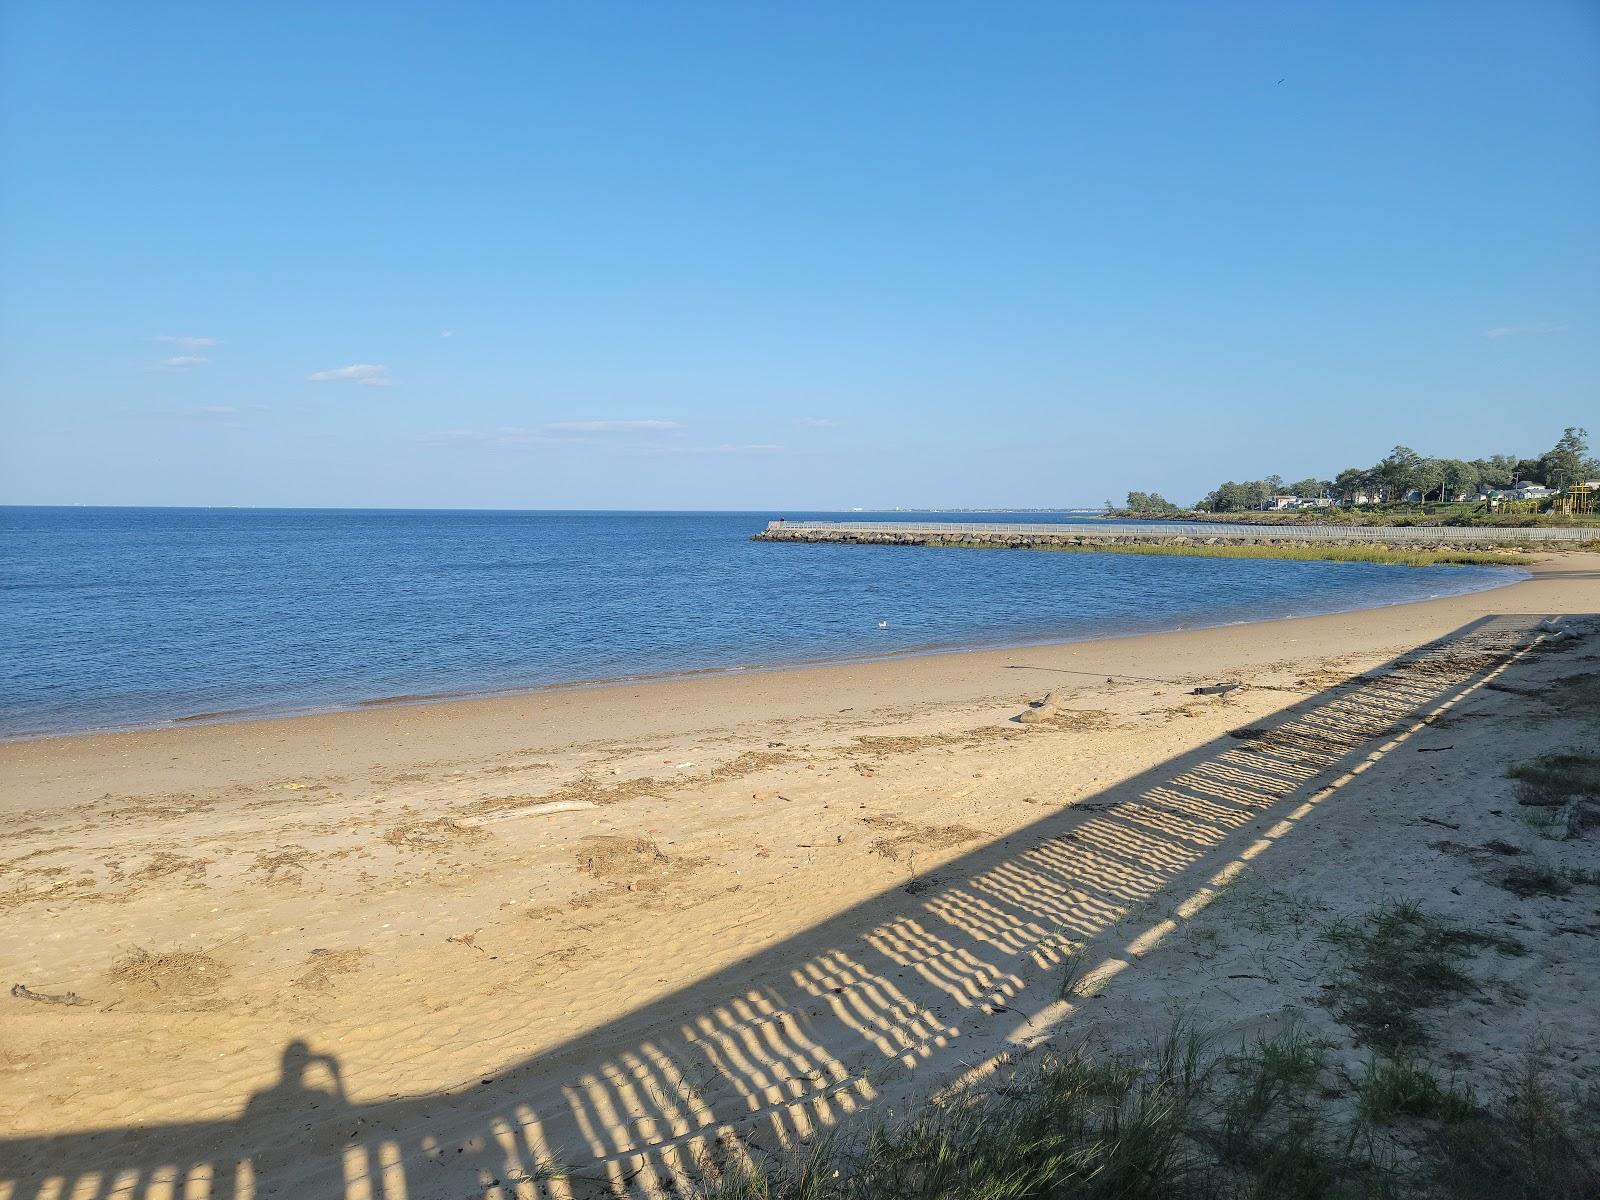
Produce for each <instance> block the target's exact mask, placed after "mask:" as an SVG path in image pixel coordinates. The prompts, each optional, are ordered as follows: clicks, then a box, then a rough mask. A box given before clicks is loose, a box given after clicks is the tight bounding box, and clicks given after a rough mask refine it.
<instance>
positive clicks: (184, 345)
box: [156, 333, 221, 350]
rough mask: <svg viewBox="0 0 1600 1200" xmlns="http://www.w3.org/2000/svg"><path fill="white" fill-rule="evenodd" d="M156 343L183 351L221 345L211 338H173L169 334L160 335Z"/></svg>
mask: <svg viewBox="0 0 1600 1200" xmlns="http://www.w3.org/2000/svg"><path fill="white" fill-rule="evenodd" d="M156 341H158V342H165V343H167V345H169V346H177V347H179V348H180V349H183V350H204V349H206V348H208V347H210V346H217V345H221V343H220V342H218V341H217V339H216V338H211V337H175V336H174V335H172V334H170V333H164V334H162V335H161V336H160V337H158V338H156Z"/></svg>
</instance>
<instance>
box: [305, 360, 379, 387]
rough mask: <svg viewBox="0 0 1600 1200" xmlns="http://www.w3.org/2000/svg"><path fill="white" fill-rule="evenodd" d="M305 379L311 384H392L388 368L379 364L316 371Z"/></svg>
mask: <svg viewBox="0 0 1600 1200" xmlns="http://www.w3.org/2000/svg"><path fill="white" fill-rule="evenodd" d="M306 378H307V379H309V380H311V381H312V382H313V383H334V382H339V381H348V382H351V383H364V384H366V385H367V386H368V387H388V386H389V385H390V384H391V383H393V382H394V380H392V379H390V378H389V368H388V367H386V366H383V365H382V364H381V363H352V364H350V366H348V367H332V368H330V369H329V370H326V371H317V372H315V373H314V374H311V375H308V376H306Z"/></svg>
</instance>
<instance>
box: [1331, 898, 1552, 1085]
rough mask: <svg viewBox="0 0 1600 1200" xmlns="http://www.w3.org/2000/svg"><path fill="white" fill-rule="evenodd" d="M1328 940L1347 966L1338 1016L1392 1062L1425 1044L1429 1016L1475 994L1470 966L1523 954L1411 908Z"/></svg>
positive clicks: (1372, 917) (1392, 908) (1334, 996)
mask: <svg viewBox="0 0 1600 1200" xmlns="http://www.w3.org/2000/svg"><path fill="white" fill-rule="evenodd" d="M1327 938H1328V940H1329V941H1330V942H1332V943H1333V944H1334V946H1335V948H1336V949H1337V950H1338V952H1339V955H1340V958H1341V959H1342V960H1343V965H1342V968H1341V970H1340V971H1339V974H1338V975H1337V976H1336V977H1335V979H1334V981H1333V984H1332V986H1331V987H1330V989H1329V993H1328V995H1329V1003H1330V1005H1331V1007H1332V1008H1333V1011H1334V1014H1335V1015H1336V1016H1337V1017H1338V1018H1339V1020H1341V1021H1343V1022H1344V1023H1345V1024H1346V1025H1348V1026H1350V1028H1351V1029H1353V1030H1355V1031H1356V1033H1357V1034H1358V1035H1359V1036H1360V1038H1361V1040H1362V1042H1363V1044H1365V1045H1367V1046H1370V1047H1371V1048H1372V1049H1374V1050H1376V1051H1378V1052H1379V1053H1380V1054H1384V1055H1387V1056H1389V1057H1391V1058H1398V1057H1403V1056H1404V1055H1405V1054H1407V1053H1409V1052H1411V1051H1414V1050H1416V1049H1418V1048H1419V1047H1421V1046H1422V1045H1423V1044H1424V1043H1425V1042H1426V1041H1427V1031H1426V1028H1425V1026H1424V1024H1423V1015H1424V1014H1425V1013H1426V1012H1427V1010H1429V1009H1431V1008H1435V1007H1437V1006H1439V1005H1441V1004H1443V1003H1445V1002H1446V1001H1448V1000H1451V999H1453V998H1455V997H1458V996H1465V995H1468V994H1469V993H1471V992H1473V991H1474V990H1475V989H1476V987H1477V985H1476V983H1474V981H1473V979H1472V977H1471V976H1470V975H1468V974H1467V973H1466V971H1465V970H1463V969H1462V964H1463V963H1464V962H1465V960H1467V959H1469V958H1471V957H1473V956H1474V955H1476V954H1477V953H1478V952H1479V951H1480V950H1484V949H1491V948H1492V949H1494V950H1498V951H1499V952H1500V953H1502V954H1522V953H1524V950H1523V947H1522V945H1521V943H1519V942H1517V941H1516V940H1515V939H1513V938H1508V937H1505V936H1503V935H1500V934H1491V933H1482V932H1479V931H1477V930H1471V929H1462V928H1459V927H1458V926H1454V925H1451V924H1449V923H1448V922H1446V921H1444V920H1442V919H1441V918H1439V917H1436V916H1434V915H1432V914H1430V913H1427V912H1424V911H1423V910H1422V909H1421V908H1420V907H1419V906H1418V905H1416V904H1413V903H1410V902H1397V903H1390V904H1384V905H1380V906H1379V907H1378V908H1377V909H1375V910H1373V911H1372V912H1371V913H1369V914H1367V915H1366V916H1365V917H1363V918H1362V919H1361V920H1359V921H1351V922H1340V923H1338V924H1335V925H1333V926H1332V927H1330V928H1329V930H1328V932H1327Z"/></svg>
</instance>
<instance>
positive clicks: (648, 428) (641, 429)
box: [541, 421, 683, 433]
mask: <svg viewBox="0 0 1600 1200" xmlns="http://www.w3.org/2000/svg"><path fill="white" fill-rule="evenodd" d="M541 428H544V429H547V430H549V431H550V432H551V433H666V432H667V431H669V430H672V429H682V428H683V426H682V425H680V424H678V422H676V421H552V422H551V423H550V424H548V425H545V426H542V427H541Z"/></svg>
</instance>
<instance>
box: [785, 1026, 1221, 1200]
mask: <svg viewBox="0 0 1600 1200" xmlns="http://www.w3.org/2000/svg"><path fill="white" fill-rule="evenodd" d="M1207 1076H1208V1069H1207V1066H1206V1062H1205V1055H1204V1052H1203V1044H1202V1042H1201V1040H1200V1039H1198V1038H1196V1037H1194V1036H1193V1035H1192V1033H1190V1032H1189V1031H1187V1030H1184V1029H1179V1030H1178V1031H1177V1032H1175V1033H1174V1034H1173V1035H1172V1036H1170V1037H1169V1038H1167V1039H1166V1040H1165V1041H1163V1042H1162V1043H1161V1044H1160V1046H1158V1047H1157V1048H1156V1051H1155V1053H1154V1054H1153V1056H1152V1057H1151V1058H1150V1059H1149V1060H1145V1061H1141V1060H1139V1059H1136V1058H1134V1057H1132V1056H1123V1055H1113V1056H1103V1057H1096V1056H1093V1055H1090V1054H1087V1053H1085V1052H1081V1051H1080V1052H1078V1053H1073V1054H1068V1055H1066V1056H1061V1057H1051V1058H1046V1059H1044V1060H1043V1061H1042V1062H1041V1063H1040V1064H1039V1065H1037V1066H1034V1067H1032V1068H1029V1069H1027V1070H1024V1071H1020V1072H1018V1073H1015V1074H1013V1075H1011V1076H1010V1077H1008V1078H1006V1079H1005V1080H1004V1081H1003V1082H1002V1083H1001V1085H1000V1086H998V1087H996V1088H995V1089H994V1090H993V1091H991V1092H988V1093H986V1094H982V1095H970V1096H957V1097H955V1098H954V1099H953V1100H951V1101H949V1102H947V1103H946V1104H944V1105H941V1106H938V1107H934V1108H930V1109H928V1110H926V1111H924V1112H923V1113H922V1114H921V1115H919V1116H918V1117H917V1118H915V1119H914V1120H912V1121H911V1122H909V1123H907V1124H904V1125H899V1126H894V1127H886V1128H881V1129H879V1130H877V1131H876V1132H875V1133H873V1134H872V1135H871V1137H870V1138H869V1139H868V1141H867V1143H866V1145H865V1147H864V1149H863V1150H862V1152H861V1153H860V1155H859V1156H858V1157H857V1158H855V1159H854V1160H853V1161H852V1162H850V1163H849V1164H848V1166H847V1168H846V1169H845V1171H844V1172H843V1174H844V1176H846V1177H847V1178H848V1181H849V1182H848V1185H846V1186H842V1187H841V1188H840V1190H839V1191H837V1192H835V1193H830V1194H832V1195H839V1196H850V1197H862V1198H865V1197H872V1198H873V1200H935V1198H946V1197H993V1198H995V1200H1002V1198H1010V1197H1016V1198H1018V1200H1021V1198H1023V1197H1035V1196H1037V1197H1055V1196H1060V1197H1105V1198H1107V1200H1109V1198H1111V1197H1126V1198H1128V1200H1136V1198H1140V1197H1148V1198H1149V1200H1155V1198H1156V1197H1168V1196H1170V1197H1188V1196H1196V1195H1198V1194H1199V1193H1198V1191H1197V1190H1196V1182H1197V1178H1198V1175H1199V1171H1200V1164H1199V1162H1198V1161H1197V1159H1196V1156H1195V1153H1194V1146H1193V1144H1192V1142H1191V1141H1190V1139H1189V1137H1188V1130H1189V1128H1190V1126H1191V1124H1192V1123H1193V1122H1194V1121H1195V1120H1196V1119H1197V1117H1198V1116H1199V1113H1200V1108H1201V1105H1202V1101H1203V1098H1204V1095H1205V1090H1206V1082H1207ZM795 1195H796V1197H797V1200H798V1193H796V1194H795ZM761 1200H766V1198H765V1197H762V1198H761ZM783 1200H790V1197H789V1194H788V1193H785V1194H784V1196H783Z"/></svg>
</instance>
